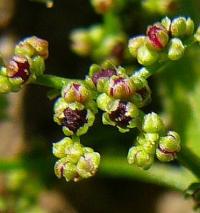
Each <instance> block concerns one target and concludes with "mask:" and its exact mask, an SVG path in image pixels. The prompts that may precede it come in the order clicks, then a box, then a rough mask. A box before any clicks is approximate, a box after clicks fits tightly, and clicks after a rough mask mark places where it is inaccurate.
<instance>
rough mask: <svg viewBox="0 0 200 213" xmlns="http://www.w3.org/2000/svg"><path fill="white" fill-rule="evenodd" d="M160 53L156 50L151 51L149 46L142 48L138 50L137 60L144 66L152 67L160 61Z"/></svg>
mask: <svg viewBox="0 0 200 213" xmlns="http://www.w3.org/2000/svg"><path fill="white" fill-rule="evenodd" d="M158 57H159V55H158V53H157V52H156V51H154V50H150V49H149V48H148V47H147V46H145V45H144V46H141V47H140V48H139V49H138V53H137V60H138V62H139V63H140V64H142V65H144V66H150V65H152V64H154V63H155V62H156V61H157V60H158Z"/></svg>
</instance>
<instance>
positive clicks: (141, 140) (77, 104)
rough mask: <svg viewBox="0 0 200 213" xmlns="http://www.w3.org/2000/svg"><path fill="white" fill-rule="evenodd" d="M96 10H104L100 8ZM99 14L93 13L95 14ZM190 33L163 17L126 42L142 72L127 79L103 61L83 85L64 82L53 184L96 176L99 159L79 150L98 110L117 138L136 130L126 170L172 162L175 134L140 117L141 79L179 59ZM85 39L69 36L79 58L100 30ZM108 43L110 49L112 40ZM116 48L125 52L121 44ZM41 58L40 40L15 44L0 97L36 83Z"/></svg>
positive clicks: (189, 25) (188, 23)
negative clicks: (115, 130)
mask: <svg viewBox="0 0 200 213" xmlns="http://www.w3.org/2000/svg"><path fill="white" fill-rule="evenodd" d="M98 2H99V1H98ZM103 2H104V1H102V5H103V4H104V3H103ZM111 2H112V1H110V3H111ZM93 4H96V1H93ZM108 6H109V5H106V7H108ZM100 9H101V10H105V9H106V8H105V6H104V5H103V6H102V8H100ZM100 9H98V12H101V10H100ZM194 31H195V26H194V22H193V21H192V19H191V18H185V17H178V18H175V19H173V20H170V19H169V18H167V17H166V18H164V19H162V20H161V22H157V23H155V24H153V25H151V26H149V27H148V28H147V31H146V35H140V36H136V37H133V38H131V39H130V40H129V44H128V49H129V51H130V55H132V56H133V57H135V58H136V59H137V61H138V62H139V64H141V65H143V66H144V67H142V68H140V69H139V70H136V71H134V72H132V73H130V71H129V69H128V68H123V67H121V66H119V65H118V63H119V61H120V60H118V61H117V63H116V64H114V61H113V60H111V61H110V60H108V61H104V62H103V63H101V64H100V65H97V64H94V65H92V66H91V67H90V69H89V74H88V75H87V76H86V78H85V80H70V81H69V82H68V83H66V85H64V86H63V88H62V90H61V94H60V97H59V98H58V99H57V100H56V102H55V106H54V121H55V122H56V123H57V124H58V125H60V126H61V127H62V130H63V133H64V135H65V137H64V138H63V139H62V140H60V141H59V142H57V143H54V144H53V154H54V156H55V157H57V158H58V160H57V162H56V164H55V174H56V176H57V177H58V178H61V177H64V178H65V179H66V181H70V180H72V181H79V180H81V179H83V178H89V177H91V176H93V175H94V174H95V173H96V171H97V169H98V167H99V164H100V154H99V153H97V152H95V151H94V150H93V149H92V148H89V147H84V146H83V145H82V144H81V143H80V136H81V135H84V134H86V133H87V131H88V129H89V128H90V127H91V126H92V125H93V123H94V121H95V115H96V113H97V112H98V110H101V111H103V114H102V122H103V124H104V125H111V126H114V127H117V129H118V130H119V131H120V132H121V133H125V132H128V131H130V129H133V128H137V129H138V130H139V132H140V133H139V136H138V137H137V138H136V143H135V144H134V145H133V146H132V147H131V148H130V149H129V151H128V156H127V158H128V163H129V164H132V165H136V166H138V167H141V168H143V169H149V168H150V167H151V165H152V164H153V162H154V160H155V157H156V158H157V159H158V160H160V161H162V162H169V161H172V160H174V159H175V158H176V156H177V153H178V152H179V151H180V149H181V145H180V143H181V140H180V137H179V134H178V133H177V132H175V131H172V130H170V131H168V130H167V129H166V127H165V125H164V123H163V121H162V119H161V118H160V116H159V115H158V114H156V113H154V112H151V113H149V114H145V113H144V112H143V111H142V108H143V107H144V106H146V105H147V104H148V103H149V102H150V101H151V90H150V87H149V85H148V81H147V79H148V77H149V76H150V75H151V70H153V71H156V70H155V69H157V66H154V65H158V64H162V63H164V62H167V61H170V60H172V61H173V60H178V59H180V58H181V57H182V56H183V54H184V51H185V48H186V47H187V45H188V42H190V44H191V43H193V42H199V41H200V28H198V29H197V30H196V33H194ZM87 33H88V32H87ZM87 33H86V32H83V31H81V32H80V31H79V32H75V33H74V34H72V40H73V45H72V47H73V49H74V50H75V51H76V52H78V53H80V54H81V55H87V54H88V53H89V52H90V51H94V50H93V48H92V47H93V45H95V42H96V43H98V42H99V40H98V39H101V36H102V29H101V28H98V27H96V28H93V29H92V30H91V31H90V36H88V35H86V34H87ZM110 41H111V43H112V38H111V39H110ZM77 42H78V43H77ZM120 42H121V44H122V43H123V51H125V48H127V47H124V44H125V43H126V42H123V41H122V40H121V41H120ZM111 46H112V45H111ZM112 48H113V46H112ZM112 48H111V49H112ZM109 54H110V53H109ZM105 55H106V54H105ZM105 55H104V54H103V55H102V58H104V56H105ZM111 55H112V54H111ZM47 57H48V43H47V41H45V40H43V39H39V38H37V37H30V38H26V39H25V40H23V41H21V42H20V43H19V44H17V45H16V48H15V55H14V56H13V57H12V58H11V60H10V61H9V62H8V64H6V65H4V64H3V63H2V64H1V69H0V93H8V92H15V91H18V90H19V89H20V88H21V87H22V86H23V85H24V84H27V83H31V82H33V83H34V82H36V81H37V77H38V76H41V75H43V72H44V68H45V65H44V60H45V59H46V58H47ZM118 59H119V58H118ZM120 59H121V58H120Z"/></svg>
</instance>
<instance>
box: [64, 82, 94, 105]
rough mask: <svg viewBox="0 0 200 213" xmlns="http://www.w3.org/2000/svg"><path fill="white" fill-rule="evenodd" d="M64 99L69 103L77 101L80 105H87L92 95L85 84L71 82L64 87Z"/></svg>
mask: <svg viewBox="0 0 200 213" xmlns="http://www.w3.org/2000/svg"><path fill="white" fill-rule="evenodd" d="M62 97H63V98H64V99H65V101H66V102H68V103H72V102H75V101H77V102H79V103H85V102H86V101H88V100H89V99H90V97H91V93H90V91H89V90H88V89H87V88H86V86H85V85H84V84H81V83H78V82H71V83H69V84H67V85H66V86H65V87H63V89H62Z"/></svg>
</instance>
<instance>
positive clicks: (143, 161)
mask: <svg viewBox="0 0 200 213" xmlns="http://www.w3.org/2000/svg"><path fill="white" fill-rule="evenodd" d="M127 159H128V163H129V164H134V165H136V166H138V167H141V168H143V169H149V168H150V167H151V165H152V164H153V161H154V159H153V156H152V155H150V154H148V153H147V152H146V151H144V150H143V147H142V146H134V147H132V148H130V149H129V152H128V156H127Z"/></svg>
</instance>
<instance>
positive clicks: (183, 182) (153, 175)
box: [100, 156, 196, 191]
mask: <svg viewBox="0 0 200 213" xmlns="http://www.w3.org/2000/svg"><path fill="white" fill-rule="evenodd" d="M100 173H102V174H105V175H108V176H111V177H124V178H130V179H132V178H134V179H137V180H139V181H144V182H148V183H153V184H157V185H162V186H166V187H170V188H172V189H175V190H178V191H184V190H185V189H186V188H187V187H188V186H189V185H190V184H191V183H192V182H194V181H196V179H195V177H194V176H192V175H191V173H189V172H188V171H187V170H185V169H183V168H177V167H173V166H167V165H163V164H158V163H155V164H154V165H153V166H152V167H151V169H149V170H147V171H145V170H142V169H139V168H137V167H133V166H130V165H128V163H127V161H126V160H125V159H124V158H120V157H110V156H109V157H108V156H107V157H103V159H102V162H101V167H100Z"/></svg>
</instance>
